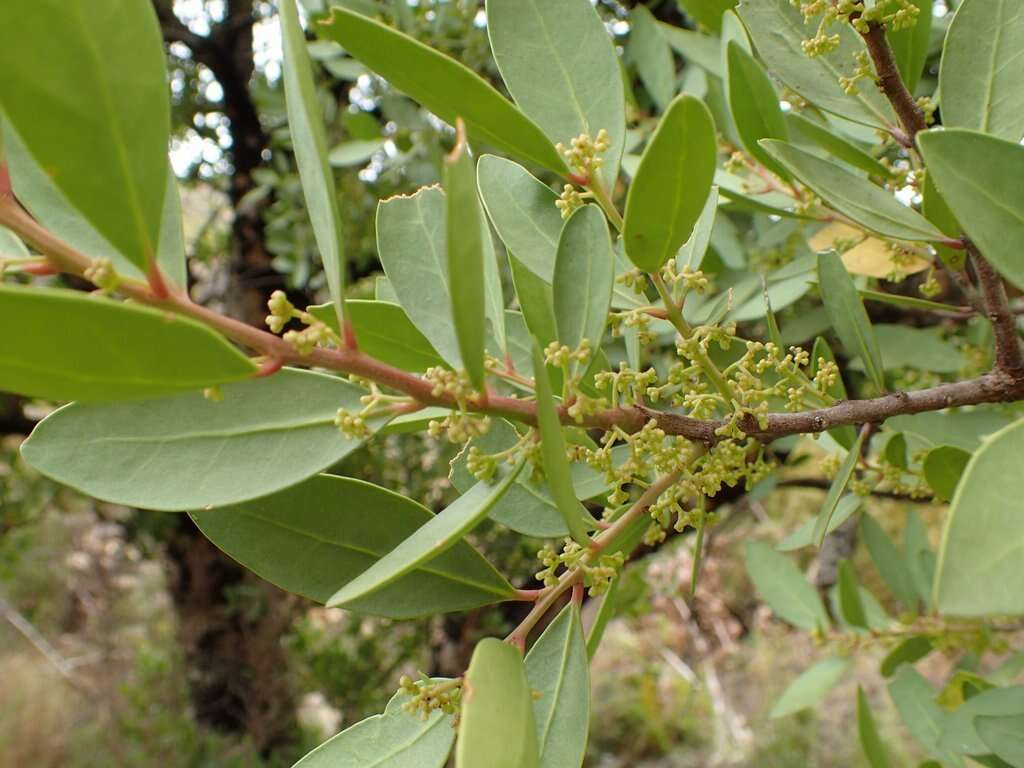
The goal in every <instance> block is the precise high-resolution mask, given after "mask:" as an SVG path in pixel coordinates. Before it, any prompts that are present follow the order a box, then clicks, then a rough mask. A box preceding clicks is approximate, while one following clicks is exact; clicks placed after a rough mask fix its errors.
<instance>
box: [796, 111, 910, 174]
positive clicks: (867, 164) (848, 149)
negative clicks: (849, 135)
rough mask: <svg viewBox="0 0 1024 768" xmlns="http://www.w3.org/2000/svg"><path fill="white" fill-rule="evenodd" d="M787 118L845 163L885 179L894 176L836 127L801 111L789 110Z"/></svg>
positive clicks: (811, 139)
mask: <svg viewBox="0 0 1024 768" xmlns="http://www.w3.org/2000/svg"><path fill="white" fill-rule="evenodd" d="M785 120H786V123H787V125H788V127H789V128H791V129H795V133H797V134H799V135H800V136H803V137H804V138H805V139H807V140H808V141H811V142H813V143H814V144H817V145H818V146H819V147H821V148H822V149H824V150H825V151H826V152H828V153H829V154H830V155H832V156H833V157H835V158H836V159H838V160H842V161H843V162H844V163H847V164H849V165H852V166H853V167H854V168H859V169H860V170H862V171H865V172H867V173H868V174H870V175H871V176H878V177H880V178H883V179H888V178H891V177H892V171H891V170H889V169H888V168H886V167H885V166H884V165H882V163H880V162H879V161H878V160H876V159H875V158H874V157H873V156H872V155H869V154H868V153H867V152H865V151H864V150H863V149H861V148H860V147H858V146H857V145H856V144H854V143H853V142H851V141H848V140H847V139H845V138H843V136H842V135H841V134H839V133H838V132H837V131H836V130H835V128H834V127H832V126H824V125H821V124H819V123H816V122H814V121H813V120H811V119H810V118H808V117H807V116H805V115H803V114H800V113H799V112H787V113H786V115H785Z"/></svg>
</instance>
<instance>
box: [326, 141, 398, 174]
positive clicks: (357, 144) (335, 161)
mask: <svg viewBox="0 0 1024 768" xmlns="http://www.w3.org/2000/svg"><path fill="white" fill-rule="evenodd" d="M384 144H385V140H384V139H357V140H355V141H346V142H342V143H341V144H338V145H337V146H335V147H333V148H332V149H331V151H330V152H329V153H328V155H327V162H329V163H330V164H331V166H332V167H334V168H362V167H363V166H365V165H366V164H367V163H368V162H370V160H371V159H372V158H373V156H374V155H375V154H377V153H378V152H380V151H381V150H382V149H383V148H384Z"/></svg>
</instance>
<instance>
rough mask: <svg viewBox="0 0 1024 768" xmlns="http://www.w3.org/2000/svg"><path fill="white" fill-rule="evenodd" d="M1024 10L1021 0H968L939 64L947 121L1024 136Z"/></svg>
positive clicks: (957, 125) (1006, 135)
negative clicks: (1022, 85) (1023, 54)
mask: <svg viewBox="0 0 1024 768" xmlns="http://www.w3.org/2000/svg"><path fill="white" fill-rule="evenodd" d="M1021 50H1024V8H1022V7H1021V4H1020V3H1019V2H1018V1H1017V0H963V2H962V3H960V5H959V7H958V8H957V11H956V16H954V17H953V21H952V22H951V23H950V25H949V32H947V33H946V44H945V45H944V46H943V49H942V64H941V66H940V68H939V91H940V92H941V94H942V122H943V124H944V125H947V126H949V127H950V128H973V129H975V130H978V131H984V132H985V133H989V134H992V135H993V136H999V137H1001V138H1004V139H1009V140H1010V141H1020V139H1021V137H1022V136H1024V89H1022V88H1021V87H1020V84H1021V82H1024V56H1020V51H1021Z"/></svg>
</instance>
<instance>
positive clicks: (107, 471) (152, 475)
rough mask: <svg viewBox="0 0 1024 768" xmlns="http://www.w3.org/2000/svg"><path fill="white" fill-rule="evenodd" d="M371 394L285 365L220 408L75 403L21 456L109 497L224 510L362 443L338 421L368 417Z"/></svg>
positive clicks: (227, 390)
mask: <svg viewBox="0 0 1024 768" xmlns="http://www.w3.org/2000/svg"><path fill="white" fill-rule="evenodd" d="M364 394H366V390H364V389H361V388H359V387H356V386H354V385H352V384H349V383H348V382H347V381H344V380H342V379H339V378H337V377H335V376H326V375H323V374H319V373H312V372H309V371H300V370H294V369H285V370H283V371H281V372H279V373H276V374H274V375H273V376H269V377H267V378H261V379H253V380H250V381H243V382H239V383H237V384H229V385H227V386H225V387H223V389H222V395H223V399H222V400H221V401H220V402H215V401H213V400H208V399H206V398H204V397H203V396H202V395H201V394H199V393H198V392H196V393H189V394H186V395H178V396H175V397H165V398H161V399H159V400H145V401H140V402H135V403H109V404H95V405H86V404H81V403H75V404H72V405H69V406H66V407H65V408H61V409H60V410H58V411H55V412H54V413H52V414H50V415H49V416H47V417H46V418H45V419H43V421H41V422H40V423H39V424H38V425H37V426H36V428H35V430H33V432H32V434H31V436H29V439H28V440H27V441H26V442H25V444H24V445H23V446H22V449H21V450H22V454H23V455H24V456H25V460H26V461H28V463H29V464H31V465H32V466H34V467H35V468H36V469H38V470H39V471H40V472H42V473H43V474H45V475H47V476H49V477H52V478H53V479H54V480H57V481H58V482H61V483H64V484H66V485H70V486H72V487H73V488H77V489H79V490H81V491H83V492H85V493H87V494H89V495H90V496H95V497H96V498H98V499H103V500H104V501H110V502H113V503H115V504H124V505H126V506H131V507H141V508H143V509H158V510H165V511H182V510H195V509H204V508H206V507H217V506H223V505H225V504H235V503H237V502H241V501H247V500H249V499H255V498H258V497H260V496H264V495H266V494H268V493H273V492H274V491H278V490H280V489H282V488H287V487H288V486H290V485H295V484H296V483H298V482H301V481H302V480H305V479H306V478H308V477H311V476H313V475H315V474H317V473H318V472H321V471H323V470H324V469H326V468H327V467H329V466H331V465H332V464H334V463H335V462H337V461H339V460H340V459H342V458H344V457H345V456H346V455H348V454H349V453H351V452H352V451H353V450H355V449H356V448H358V447H359V446H360V445H362V441H361V440H352V439H349V438H347V437H345V436H344V435H342V434H341V433H339V432H338V428H337V427H336V426H335V425H334V418H335V414H336V413H337V411H338V408H339V407H342V408H347V409H348V410H351V411H356V412H358V411H359V410H360V409H361V408H362V404H361V403H360V401H359V398H360V397H362V396H363V395H364ZM384 421H386V420H385V419H376V420H370V422H369V424H368V426H370V428H371V430H372V429H377V428H379V427H380V426H381V425H382V424H383V423H384Z"/></svg>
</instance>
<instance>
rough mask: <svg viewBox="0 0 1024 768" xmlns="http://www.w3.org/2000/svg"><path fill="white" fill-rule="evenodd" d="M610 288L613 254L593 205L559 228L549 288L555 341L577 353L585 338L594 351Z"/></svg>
mask: <svg viewBox="0 0 1024 768" xmlns="http://www.w3.org/2000/svg"><path fill="white" fill-rule="evenodd" d="M614 283H615V254H614V252H613V251H612V241H611V237H610V236H609V234H608V223H607V221H606V220H605V218H604V214H603V213H601V209H600V208H598V207H597V206H596V205H585V206H584V207H583V208H580V209H579V210H577V211H576V212H575V213H573V215H572V216H570V217H569V220H568V221H567V222H566V223H565V229H563V230H562V236H561V238H560V239H559V241H558V255H557V257H556V258H555V278H554V283H553V285H552V289H553V291H554V303H555V327H556V328H557V329H558V340H559V341H560V342H561V343H562V344H564V345H566V346H567V347H569V349H570V350H574V349H577V348H578V347H579V346H580V343H581V342H582V341H583V340H584V339H586V340H587V341H589V342H590V349H591V350H593V351H595V352H596V350H597V349H599V348H600V346H601V341H602V339H603V338H604V328H605V325H606V324H607V322H608V308H609V306H610V305H611V300H612V286H613V285H614Z"/></svg>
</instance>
